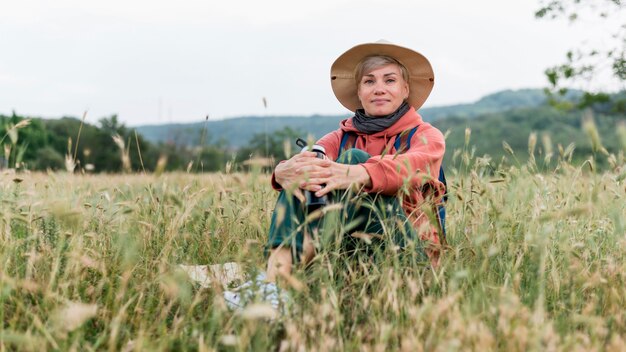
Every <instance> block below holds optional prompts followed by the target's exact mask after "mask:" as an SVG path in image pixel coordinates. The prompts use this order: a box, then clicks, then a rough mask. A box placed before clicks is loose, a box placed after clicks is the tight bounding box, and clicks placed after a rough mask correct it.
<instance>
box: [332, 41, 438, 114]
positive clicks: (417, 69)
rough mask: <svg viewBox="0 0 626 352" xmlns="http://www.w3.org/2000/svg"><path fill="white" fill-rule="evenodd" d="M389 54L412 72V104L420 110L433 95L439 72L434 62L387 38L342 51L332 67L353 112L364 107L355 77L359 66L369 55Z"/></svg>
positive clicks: (338, 87) (336, 85)
mask: <svg viewBox="0 0 626 352" xmlns="http://www.w3.org/2000/svg"><path fill="white" fill-rule="evenodd" d="M373 55H385V56H391V57H393V58H394V59H396V60H398V62H400V63H401V64H402V65H404V67H406V69H407V70H408V71H409V82H408V83H409V99H408V101H409V105H411V106H413V107H414V108H415V110H418V109H419V108H420V107H421V106H422V105H423V104H424V102H425V101H426V98H428V95H430V92H431V91H432V90H433V85H434V83H435V74H434V73H433V68H432V67H431V66H430V62H428V59H426V58H425V57H424V56H423V55H422V54H420V53H418V52H417V51H414V50H411V49H408V48H405V47H402V46H399V45H395V44H392V43H390V42H388V41H386V40H379V41H377V42H375V43H366V44H360V45H357V46H355V47H353V48H352V49H350V50H348V51H346V52H345V53H343V54H341V56H339V57H338V58H337V60H335V62H334V63H333V65H332V66H331V68H330V83H331V85H332V87H333V92H334V93H335V96H336V97H337V100H339V102H340V103H341V105H343V106H345V107H346V108H348V110H350V111H355V110H356V109H361V108H362V106H361V102H360V101H359V97H358V96H357V85H356V82H355V80H354V71H355V69H356V66H357V65H358V64H359V62H361V60H363V59H364V58H365V57H367V56H373Z"/></svg>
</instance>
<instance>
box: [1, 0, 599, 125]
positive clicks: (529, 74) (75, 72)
mask: <svg viewBox="0 0 626 352" xmlns="http://www.w3.org/2000/svg"><path fill="white" fill-rule="evenodd" d="M538 8H539V1H538V0H516V1H510V0H509V1H507V0H474V1H462V0H456V1H452V0H438V1H432V0H406V1H380V0H379V1H370V0H345V1H341V0H316V1H297V0H296V1H294V0H257V1H253V0H250V1H244V0H223V1H213V0H178V1H160V0H150V1H148V0H123V1H122V0H108V1H91V0H90V1H84V0H55V1H47V0H46V1H34V0H19V1H8V0H2V2H0V52H1V54H0V114H10V113H11V111H13V110H15V111H16V113H18V114H20V115H29V116H41V117H48V118H52V117H61V116H76V117H80V116H82V114H83V112H84V111H88V115H87V116H88V117H87V120H88V121H89V122H95V121H97V120H98V119H100V118H101V117H104V116H109V115H111V114H118V116H119V118H120V120H121V121H123V122H124V123H126V124H127V125H129V126H134V125H139V124H159V123H166V122H191V121H202V120H204V117H205V116H206V115H207V114H208V115H209V116H210V119H222V118H228V117H234V116H241V115H265V114H267V115H285V114H296V115H310V114H344V113H347V111H346V110H345V109H344V108H343V107H342V106H341V105H340V104H339V103H338V102H337V101H336V99H335V98H334V95H333V93H332V90H331V88H330V77H329V71H330V65H331V63H332V62H333V61H334V60H335V58H336V57H337V56H339V55H340V54H341V53H343V52H344V51H345V50H347V49H348V48H350V47H352V46H354V45H356V44H360V43H364V42H372V41H376V40H378V39H381V38H384V39H386V40H389V41H392V42H394V43H397V44H400V45H404V46H407V47H410V48H412V49H415V50H417V51H419V52H421V53H422V54H424V55H425V56H426V57H427V58H428V59H429V60H430V61H431V64H432V65H433V68H434V70H435V88H434V90H433V92H432V94H431V96H430V98H429V99H428V101H427V102H426V104H425V105H424V106H425V107H432V106H437V105H447V104H455V103H465V102H472V101H475V100H477V99H479V98H480V97H482V96H484V95H486V94H489V93H493V92H495V91H498V90H502V89H518V88H526V87H535V88H539V87H543V86H545V84H546V83H545V78H544V75H543V71H544V69H545V68H546V67H548V66H551V65H555V64H558V63H561V62H562V61H563V58H564V54H565V52H566V51H567V50H568V49H570V48H572V47H575V46H576V45H578V44H580V42H581V41H582V40H584V39H585V38H586V37H588V36H589V35H590V33H593V31H600V30H602V29H601V28H599V26H598V25H597V23H592V24H589V25H586V24H583V25H569V24H568V23H567V22H565V21H548V20H537V19H535V18H534V12H535V11H536V10H537V9H538ZM263 97H265V98H266V99H267V102H268V106H267V108H264V106H263V103H262V99H263Z"/></svg>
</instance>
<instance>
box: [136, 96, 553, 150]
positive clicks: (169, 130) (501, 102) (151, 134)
mask: <svg viewBox="0 0 626 352" xmlns="http://www.w3.org/2000/svg"><path fill="white" fill-rule="evenodd" d="M545 103H546V97H545V94H544V93H543V90H541V89H521V90H505V91H501V92H497V93H494V94H490V95H487V96H485V97H483V98H481V99H480V100H478V101H476V102H474V103H469V104H457V105H449V106H440V107H431V108H424V109H421V110H420V114H421V115H422V116H423V117H424V119H425V120H426V121H429V122H432V121H437V120H441V119H443V118H448V117H454V118H463V119H470V118H475V117H477V116H483V115H485V114H491V113H498V112H503V111H507V110H511V109H516V108H532V107H539V106H542V105H545ZM347 117H349V115H348V114H345V115H313V116H245V117H238V118H230V119H225V120H217V121H211V120H209V121H206V122H199V123H187V124H165V125H144V126H138V127H136V129H137V132H139V133H140V134H141V135H143V136H144V137H145V138H146V139H147V140H148V141H151V142H155V143H158V142H171V143H174V144H177V145H188V146H193V145H199V144H200V141H201V136H202V134H203V131H204V130H205V128H206V131H205V132H204V133H205V135H206V136H207V140H206V141H205V143H219V144H220V145H227V146H228V147H230V148H235V149H236V148H240V147H243V146H246V145H247V144H248V142H249V141H250V139H251V138H252V136H253V135H254V134H256V133H272V132H274V131H277V130H281V129H283V128H285V127H290V128H292V129H293V130H296V131H300V132H302V135H303V137H305V136H306V135H307V134H311V135H312V136H313V137H314V138H319V137H321V136H323V135H324V134H325V133H327V132H329V131H332V130H334V129H336V128H337V126H338V124H339V122H340V121H341V120H342V119H345V118H347Z"/></svg>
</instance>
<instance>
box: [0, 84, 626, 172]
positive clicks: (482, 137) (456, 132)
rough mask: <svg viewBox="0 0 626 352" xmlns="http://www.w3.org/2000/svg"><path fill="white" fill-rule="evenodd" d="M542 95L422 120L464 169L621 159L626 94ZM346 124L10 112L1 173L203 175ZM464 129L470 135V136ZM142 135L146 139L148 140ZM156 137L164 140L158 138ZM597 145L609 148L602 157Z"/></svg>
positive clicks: (525, 94)
mask: <svg viewBox="0 0 626 352" xmlns="http://www.w3.org/2000/svg"><path fill="white" fill-rule="evenodd" d="M539 92H540V90H523V91H515V92H514V91H506V92H500V93H496V94H493V95H490V96H488V97H485V98H483V99H481V100H480V101H478V102H477V103H475V104H466V105H455V106H449V107H440V108H431V109H430V110H428V109H423V110H421V111H420V113H421V114H422V115H423V116H424V117H425V119H426V120H427V121H430V122H431V123H432V124H433V125H434V126H436V127H437V128H439V129H440V130H441V131H442V132H444V133H445V134H447V139H446V164H447V165H455V163H457V164H458V163H459V162H460V159H459V155H460V153H459V151H461V150H465V151H467V152H470V153H474V155H476V156H483V155H488V156H489V159H490V160H491V162H492V163H494V165H495V164H496V163H499V162H501V161H502V160H505V162H506V163H510V164H515V163H525V162H526V160H527V159H528V158H529V156H530V152H529V143H530V144H531V147H532V150H531V152H532V153H534V157H535V158H536V159H537V163H538V164H539V165H543V163H547V164H549V163H550V162H553V161H554V160H557V159H558V157H559V155H560V154H567V155H565V156H566V157H568V158H570V157H571V158H572V160H573V161H575V162H577V161H581V162H582V161H584V160H586V159H588V158H589V157H590V156H591V155H596V156H597V158H596V159H597V160H596V163H597V164H598V165H599V166H608V165H609V162H608V160H609V158H608V157H607V153H608V154H611V153H612V154H614V155H615V156H619V155H620V151H622V155H623V150H624V149H626V135H624V133H626V132H625V131H626V127H625V126H626V113H625V111H626V103H625V102H626V92H622V93H620V94H614V95H612V96H611V97H610V98H611V99H607V100H606V101H603V102H598V103H595V104H593V105H592V106H591V108H586V109H584V110H582V109H576V108H573V107H569V108H568V109H565V108H556V107H554V106H551V105H549V104H548V103H547V102H546V101H545V99H544V100H541V99H540V96H539V95H538V93H539ZM433 109H435V110H433ZM443 111H445V112H446V113H447V115H445V117H443V115H441V114H442V113H443ZM428 114H431V115H435V116H437V118H436V119H433V118H429V117H428ZM345 117H346V116H344V117H341V116H336V117H325V118H322V117H319V116H311V117H299V118H298V117H282V118H278V117H274V118H267V119H265V120H264V119H263V118H256V119H255V118H240V119H232V120H225V121H223V123H224V124H226V123H230V124H231V126H230V128H228V129H227V132H226V131H223V132H220V130H218V129H216V125H215V122H213V124H210V123H209V122H210V121H207V122H205V123H204V124H189V125H176V126H172V125H170V126H145V127H138V128H136V129H134V128H129V127H126V126H125V125H124V124H122V123H120V121H119V120H118V118H117V116H115V115H113V116H110V117H106V118H102V119H101V120H100V121H99V122H98V124H97V125H92V124H88V123H82V122H81V120H80V119H78V118H71V117H63V118H60V119H41V118H30V117H26V116H19V115H18V114H16V113H13V114H12V115H10V116H4V115H0V144H2V146H3V148H2V150H0V168H3V167H4V168H16V169H18V170H42V171H43V170H74V171H83V172H121V171H128V172H137V171H142V170H145V171H147V172H153V171H157V172H160V171H166V170H167V171H171V170H187V171H190V172H206V171H224V170H227V169H228V170H241V169H245V168H248V167H249V166H250V165H262V166H269V165H271V164H272V163H275V162H277V161H279V160H283V159H285V158H287V157H288V156H290V155H291V154H293V153H295V152H297V150H296V148H297V147H296V146H295V145H294V142H295V140H296V138H298V137H300V138H307V136H309V138H311V139H316V138H319V137H320V136H321V135H322V134H323V133H325V132H328V131H331V130H333V129H335V128H337V126H338V122H339V121H340V120H341V118H345ZM251 121H252V122H251ZM585 121H588V122H587V123H585ZM589 121H593V123H591V122H589ZM253 122H254V123H253ZM261 126H262V127H261ZM313 127H314V128H313ZM168 130H169V133H168V132H166V131H168ZM466 130H468V131H471V132H470V133H469V136H467V132H466ZM265 131H267V133H266V132H265ZM594 131H595V132H594ZM143 132H148V133H149V134H150V133H152V135H151V137H152V138H151V140H148V138H146V136H145V134H144V133H143ZM155 133H158V134H159V135H160V136H165V137H163V138H155ZM594 133H596V137H594ZM166 137H167V138H166ZM467 137H469V144H468V145H466V140H467ZM594 143H595V145H594ZM598 143H600V144H601V146H602V147H604V148H605V150H606V151H605V150H598V146H597V144H598ZM570 151H571V152H572V153H569V152H570ZM547 155H551V156H549V157H546V156H547ZM483 160H487V158H486V159H483Z"/></svg>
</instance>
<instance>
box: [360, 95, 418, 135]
mask: <svg viewBox="0 0 626 352" xmlns="http://www.w3.org/2000/svg"><path fill="white" fill-rule="evenodd" d="M409 108H410V106H409V104H408V103H407V102H406V101H405V102H404V103H402V105H400V107H399V108H398V110H396V111H394V112H392V113H391V114H389V115H387V116H377V117H371V116H367V115H365V110H363V109H357V110H356V111H355V114H354V117H353V118H352V124H353V125H354V127H356V129H357V130H359V132H363V133H366V134H374V133H378V132H380V131H384V130H386V129H387V128H389V127H391V126H392V125H393V124H394V123H396V122H397V121H398V120H400V118H401V117H402V116H404V114H406V113H407V111H409Z"/></svg>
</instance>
